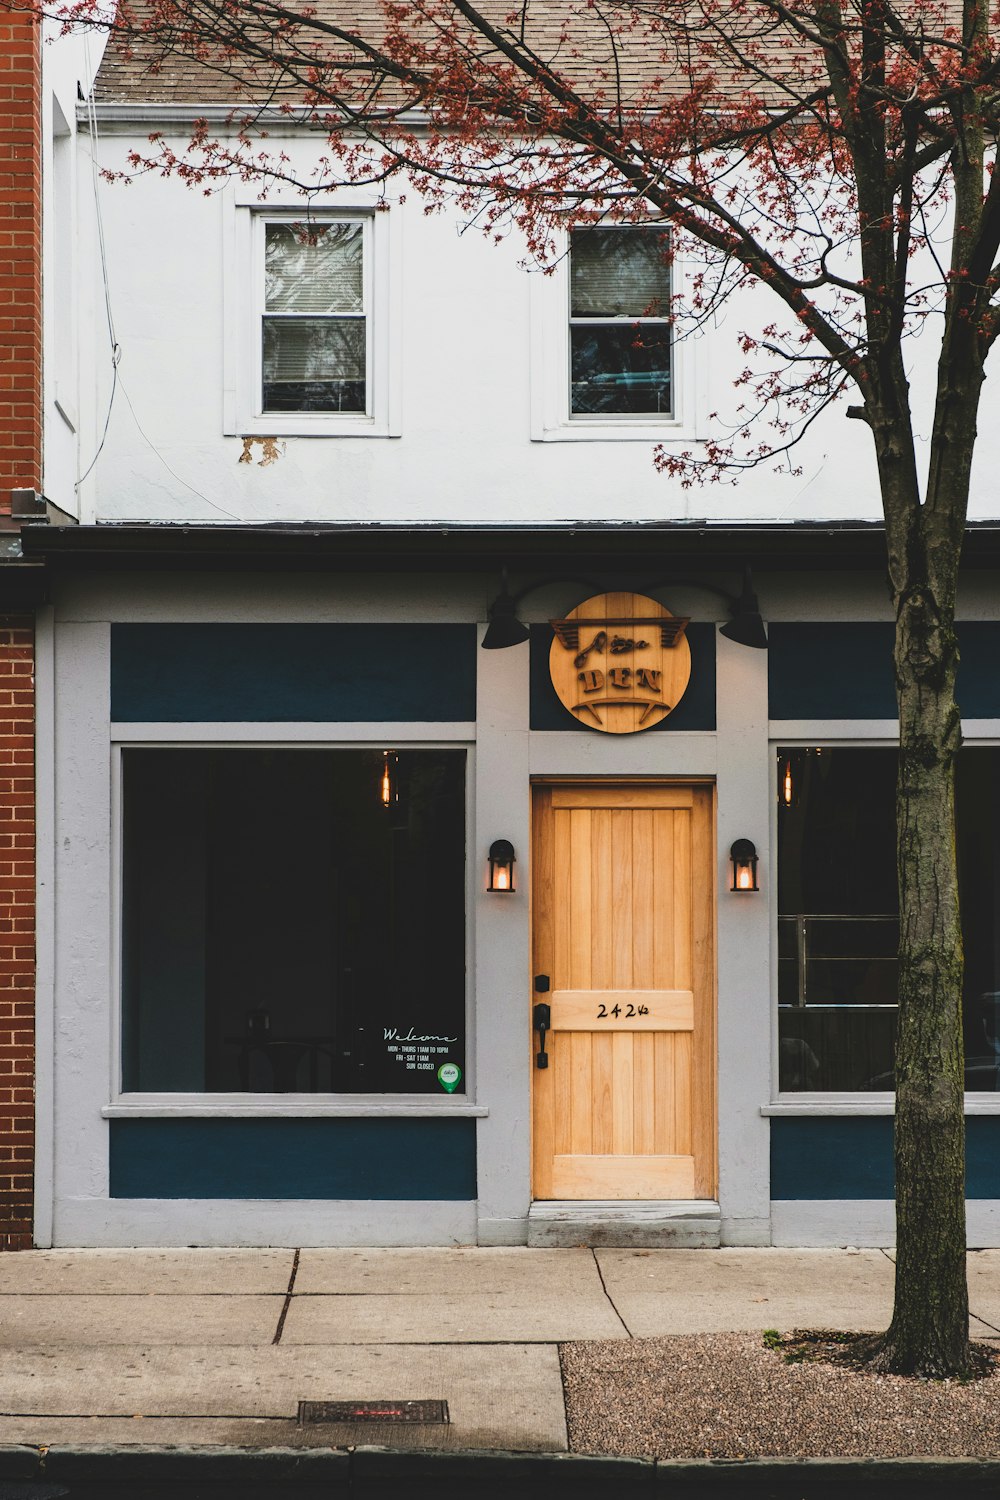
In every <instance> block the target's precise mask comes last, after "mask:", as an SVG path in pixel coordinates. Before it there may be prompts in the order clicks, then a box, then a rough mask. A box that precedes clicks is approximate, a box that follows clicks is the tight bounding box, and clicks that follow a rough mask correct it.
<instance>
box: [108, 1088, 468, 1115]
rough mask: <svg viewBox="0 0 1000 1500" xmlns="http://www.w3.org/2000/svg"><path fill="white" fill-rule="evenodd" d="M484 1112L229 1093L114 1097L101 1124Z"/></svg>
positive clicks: (456, 1106) (431, 1103) (461, 1106)
mask: <svg viewBox="0 0 1000 1500" xmlns="http://www.w3.org/2000/svg"><path fill="white" fill-rule="evenodd" d="M488 1114H489V1109H488V1108H487V1107H486V1106H485V1105H484V1104H466V1103H452V1102H448V1103H445V1102H444V1101H443V1100H438V1099H429V1100H428V1101H427V1102H426V1103H424V1102H423V1101H420V1102H419V1103H418V1102H416V1101H410V1100H394V1101H392V1102H386V1103H379V1102H376V1101H372V1100H371V1099H370V1098H366V1099H359V1100H357V1101H356V1102H353V1101H352V1102H351V1103H345V1102H344V1100H343V1099H342V1098H341V1099H338V1100H332V1099H324V1098H322V1097H318V1096H316V1095H314V1094H308V1095H303V1094H261V1095H259V1096H258V1097H257V1098H256V1099H255V1100H254V1101H253V1102H252V1103H250V1102H246V1101H244V1099H243V1098H241V1097H237V1096H234V1095H229V1096H228V1097H227V1096H223V1095H216V1096H215V1097H211V1096H209V1097H201V1098H198V1097H195V1096H188V1097H184V1096H177V1095H174V1096H173V1097H172V1098H160V1099H157V1098H155V1097H148V1098H145V1099H138V1098H136V1099H134V1100H133V1099H119V1100H116V1101H115V1103H114V1104H105V1105H104V1107H103V1108H102V1110H101V1117H102V1119H105V1120H174V1119H189V1120H190V1119H212V1118H214V1119H220V1120H260V1119H314V1118H321V1119H343V1120H354V1119H407V1118H412V1119H452V1118H454V1117H456V1116H459V1117H462V1118H465V1119H469V1118H472V1119H485V1117H486V1116H487V1115H488Z"/></svg>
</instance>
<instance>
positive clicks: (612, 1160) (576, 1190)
mask: <svg viewBox="0 0 1000 1500" xmlns="http://www.w3.org/2000/svg"><path fill="white" fill-rule="evenodd" d="M712 790H713V789H712V787H711V786H709V785H697V784H694V785H683V786H682V785H677V784H674V783H666V782H663V783H659V784H650V783H645V784H643V783H633V784H628V783H618V784H609V783H587V784H582V783H581V784H573V785H570V784H565V785H559V786H537V787H536V788H535V794H534V827H533V852H532V891H533V901H532V922H533V943H534V948H533V955H534V956H533V973H534V975H535V976H538V975H543V976H544V975H547V976H548V979H549V990H548V992H547V993H545V992H538V981H537V979H536V993H535V994H533V996H532V1006H534V1005H535V1004H536V1003H537V1002H539V1001H542V1002H544V1003H548V1005H549V1006H550V1009H551V1024H552V1029H551V1031H550V1033H549V1036H548V1039H547V1042H546V1048H547V1051H548V1056H549V1063H548V1067H547V1068H545V1069H541V1068H538V1067H536V1066H535V1055H536V1054H537V1052H538V1036H537V1034H535V1036H534V1037H533V1043H532V1080H533V1086H534V1109H533V1116H534V1118H533V1127H534V1136H533V1156H534V1196H535V1197H536V1198H564V1199H572V1198H578V1199H588V1198H597V1199H600V1198H605V1199H651V1198H652V1199H660V1198H714V1197H715V1194H716V1100H715V962H714V951H715V942H714V937H715V932H714V907H715V901H714V870H715V859H714V827H713V797H712ZM542 988H543V991H544V981H543V986H542Z"/></svg>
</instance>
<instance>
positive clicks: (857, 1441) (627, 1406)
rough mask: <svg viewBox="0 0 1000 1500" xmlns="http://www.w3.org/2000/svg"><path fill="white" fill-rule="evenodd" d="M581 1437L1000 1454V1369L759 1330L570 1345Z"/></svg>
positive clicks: (607, 1443)
mask: <svg viewBox="0 0 1000 1500" xmlns="http://www.w3.org/2000/svg"><path fill="white" fill-rule="evenodd" d="M561 1356H562V1368H563V1381H564V1385H565V1392H566V1414H567V1420H568V1424H569V1446H570V1449H571V1451H573V1452H576V1453H601V1454H616V1455H622V1456H629V1457H653V1458H776V1457H783V1458H916V1457H920V1458H932V1457H934V1458H1000V1373H994V1374H992V1375H988V1376H986V1377H985V1378H984V1379H982V1380H973V1381H970V1382H969V1383H968V1384H960V1383H958V1382H956V1381H922V1380H909V1379H904V1378H903V1377H901V1376H896V1375H868V1374H862V1373H860V1372H858V1371H855V1370H851V1369H845V1368H842V1367H836V1366H833V1365H828V1364H817V1363H814V1362H811V1361H802V1362H801V1363H797V1364H787V1363H785V1361H784V1360H783V1359H782V1357H781V1354H780V1352H775V1351H774V1350H771V1349H768V1348H766V1347H765V1346H764V1343H763V1340H762V1338H761V1336H760V1334H759V1333H718V1334H697V1335H684V1336H678V1337H671V1338H654V1339H634V1340H632V1341H630V1342H624V1341H621V1342H597V1341H594V1342H586V1343H583V1342H581V1343H573V1344H563V1345H562V1347H561Z"/></svg>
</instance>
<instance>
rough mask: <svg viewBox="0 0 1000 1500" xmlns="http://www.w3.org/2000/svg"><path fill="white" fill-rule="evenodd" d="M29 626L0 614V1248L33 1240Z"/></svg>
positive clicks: (17, 1247)
mask: <svg viewBox="0 0 1000 1500" xmlns="http://www.w3.org/2000/svg"><path fill="white" fill-rule="evenodd" d="M34 657H35V630H34V621H33V619H32V617H31V616H30V615H27V616H25V615H0V1250H24V1249H27V1248H29V1247H30V1245H31V1225H32V1197H33V1182H32V1174H33V1170H34V1139H35V1088H34V1070H35V1016H34V1011H35V1003H34V990H35V748H34V745H35V741H34V729H35V691H34V687H35V684H34V665H35V663H34Z"/></svg>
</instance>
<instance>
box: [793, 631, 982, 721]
mask: <svg viewBox="0 0 1000 1500" xmlns="http://www.w3.org/2000/svg"><path fill="white" fill-rule="evenodd" d="M957 628H958V647H959V652H960V655H961V661H960V663H959V668H958V680H957V685H956V689H955V696H956V698H957V699H958V706H959V708H960V709H961V711H962V717H963V718H966V719H995V718H1000V673H998V672H997V662H998V661H1000V621H993V620H985V621H971V622H970V621H964V622H962V623H961V624H959V626H958V627H957ZM893 633H894V627H893V626H892V624H891V623H889V622H875V623H867V624H861V625H857V624H845V625H835V624H829V625H822V624H816V623H815V622H812V621H810V622H805V621H803V622H800V623H796V624H779V625H769V626H768V698H769V717H770V718H772V719H894V718H895V717H896V689H895V685H894V679H893V671H892V645H893Z"/></svg>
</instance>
